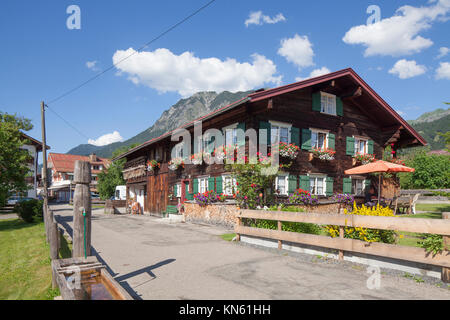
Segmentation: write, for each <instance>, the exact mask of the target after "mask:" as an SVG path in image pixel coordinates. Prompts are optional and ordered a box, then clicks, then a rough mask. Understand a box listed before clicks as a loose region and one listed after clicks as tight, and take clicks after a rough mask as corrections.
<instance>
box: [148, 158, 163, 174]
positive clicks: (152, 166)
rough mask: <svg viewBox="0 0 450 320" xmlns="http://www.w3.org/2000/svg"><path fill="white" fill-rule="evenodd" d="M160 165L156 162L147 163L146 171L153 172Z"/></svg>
mask: <svg viewBox="0 0 450 320" xmlns="http://www.w3.org/2000/svg"><path fill="white" fill-rule="evenodd" d="M160 167H161V164H160V163H159V162H158V161H156V160H149V161H147V171H150V172H154V171H155V170H156V169H158V168H160Z"/></svg>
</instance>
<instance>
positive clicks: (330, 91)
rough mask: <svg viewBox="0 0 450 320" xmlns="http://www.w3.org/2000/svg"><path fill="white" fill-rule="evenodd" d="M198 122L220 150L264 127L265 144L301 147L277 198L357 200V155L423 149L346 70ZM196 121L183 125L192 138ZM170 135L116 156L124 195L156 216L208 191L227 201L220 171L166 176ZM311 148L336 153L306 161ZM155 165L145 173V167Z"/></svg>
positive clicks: (363, 182) (361, 185)
mask: <svg viewBox="0 0 450 320" xmlns="http://www.w3.org/2000/svg"><path fill="white" fill-rule="evenodd" d="M199 120H201V121H202V127H203V132H204V131H206V130H207V129H210V128H216V129H219V130H222V131H224V132H226V134H225V144H226V145H228V144H238V145H239V144H244V143H245V144H246V145H247V148H248V139H247V140H245V139H244V140H242V139H240V140H239V139H237V137H236V134H235V131H236V129H237V128H241V129H244V130H247V129H249V128H253V129H256V130H258V129H270V131H269V132H270V133H271V134H270V135H269V136H268V138H267V140H268V141H267V144H268V145H271V144H273V143H277V142H286V143H294V144H296V145H297V146H299V147H300V151H299V154H298V156H297V158H296V159H295V160H294V164H293V165H292V166H291V167H290V168H289V169H287V170H286V172H282V173H280V174H279V175H278V176H277V178H276V183H275V186H274V187H275V188H274V190H276V192H277V193H278V194H279V195H280V196H281V197H282V196H283V195H284V196H286V197H287V195H288V194H289V193H291V192H293V191H294V190H295V189H296V188H299V187H300V188H302V189H306V190H310V191H311V193H312V194H314V195H318V196H320V197H327V196H330V195H332V194H333V193H349V194H355V195H362V194H363V192H364V189H365V187H366V186H367V185H368V184H369V183H370V179H368V177H366V176H351V177H349V176H346V175H344V171H345V170H346V169H349V168H352V167H353V166H355V165H357V163H355V155H356V154H374V155H375V157H376V159H382V155H383V151H384V148H385V147H386V146H388V145H391V146H393V149H394V150H395V149H398V148H404V147H409V146H420V145H425V144H426V141H425V140H424V139H423V138H422V137H421V136H420V135H419V134H418V133H417V132H416V131H415V130H414V129H413V128H412V127H411V126H410V125H409V124H408V123H407V122H406V121H405V120H404V119H402V117H401V116H400V115H399V114H398V113H397V112H395V111H394V109H392V108H391V107H390V106H389V105H388V104H387V103H386V102H385V101H384V100H383V99H382V98H381V97H380V96H379V95H378V94H377V93H376V92H375V91H374V90H373V89H372V88H371V87H369V85H368V84H367V83H366V82H365V81H364V80H363V79H361V78H360V77H359V76H358V75H357V74H356V73H355V71H353V70H352V69H351V68H349V69H344V70H340V71H337V72H333V73H330V74H326V75H322V76H319V77H315V78H311V79H307V80H304V81H300V82H296V83H293V84H289V85H285V86H281V87H278V88H273V89H267V90H257V91H256V92H254V93H252V94H249V95H248V96H247V97H245V98H243V99H241V100H239V101H236V102H234V103H232V104H230V105H228V106H226V107H223V108H221V109H219V110H216V111H214V112H212V113H210V114H208V115H206V116H204V117H201V118H200V119H199ZM193 127H194V122H191V123H188V124H186V125H184V126H183V127H182V128H185V129H187V130H189V131H190V132H191V135H192V136H193ZM171 133H172V132H168V133H166V134H163V135H162V136H160V137H158V138H155V139H152V140H150V141H148V142H145V143H143V144H142V145H140V146H138V147H135V148H133V149H131V150H129V151H128V152H126V153H124V154H122V155H120V156H119V157H118V158H117V159H119V158H126V160H127V161H126V164H125V167H124V178H125V180H126V183H127V197H128V198H134V199H136V200H137V201H138V202H139V203H140V204H141V206H142V207H143V209H144V211H145V212H150V213H161V212H164V211H165V210H166V206H167V205H176V204H177V203H180V202H181V203H182V202H184V201H185V200H186V199H187V200H192V199H193V195H194V194H196V193H198V192H204V191H206V190H215V191H216V192H218V193H222V192H223V193H225V194H227V195H230V196H231V195H232V194H231V190H230V188H229V186H230V184H232V183H233V181H232V178H231V175H230V172H226V171H225V166H224V165H220V164H214V165H193V164H187V165H186V166H184V167H183V168H181V169H178V170H174V171H172V170H170V169H169V167H168V162H169V160H171V159H170V158H171V151H172V148H174V147H175V145H177V144H179V142H172V141H171ZM313 148H317V149H321V150H326V149H333V150H335V154H334V160H331V161H326V160H325V161H324V160H320V159H318V158H316V157H312V156H311V152H312V149H313ZM149 160H157V161H158V162H160V167H159V168H157V169H156V170H153V171H149V170H147V162H148V161H149Z"/></svg>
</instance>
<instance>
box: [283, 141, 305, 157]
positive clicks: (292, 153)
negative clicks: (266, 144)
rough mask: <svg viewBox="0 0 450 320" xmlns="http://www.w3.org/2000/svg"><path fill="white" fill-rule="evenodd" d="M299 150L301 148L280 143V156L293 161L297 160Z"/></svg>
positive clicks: (291, 144)
mask: <svg viewBox="0 0 450 320" xmlns="http://www.w3.org/2000/svg"><path fill="white" fill-rule="evenodd" d="M299 149H300V148H299V147H298V146H296V145H295V144H293V143H290V144H287V143H285V142H280V144H279V153H280V156H282V157H285V158H289V159H292V160H293V159H295V158H297V156H298V150H299Z"/></svg>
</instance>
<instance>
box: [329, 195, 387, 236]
mask: <svg viewBox="0 0 450 320" xmlns="http://www.w3.org/2000/svg"><path fill="white" fill-rule="evenodd" d="M344 214H357V215H360V216H379V217H393V216H394V212H393V211H392V210H391V209H389V208H388V207H382V206H380V205H379V204H378V205H377V206H375V207H366V206H364V205H362V206H361V207H359V208H358V207H357V206H356V204H355V203H354V204H353V211H351V212H349V211H348V210H347V209H345V210H344ZM324 228H325V230H326V231H327V232H328V235H329V236H331V237H333V238H335V237H339V226H325V227H324ZM344 237H345V238H350V239H357V240H362V241H365V242H385V243H394V242H395V238H396V233H395V231H391V230H378V229H367V228H362V227H345V228H344Z"/></svg>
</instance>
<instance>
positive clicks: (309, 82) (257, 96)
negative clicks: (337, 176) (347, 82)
mask: <svg viewBox="0 0 450 320" xmlns="http://www.w3.org/2000/svg"><path fill="white" fill-rule="evenodd" d="M345 76H349V77H351V78H352V79H353V81H354V82H355V83H357V84H358V85H359V86H360V87H361V88H362V89H364V91H365V92H367V93H368V94H369V95H370V97H371V98H372V99H373V100H374V101H375V102H376V103H377V105H379V106H380V107H381V108H383V109H384V110H386V111H387V112H388V113H389V114H390V115H391V116H392V117H393V118H394V119H395V120H396V121H398V122H399V123H400V124H401V125H402V126H403V127H404V128H405V130H407V131H408V132H409V133H410V134H411V135H412V136H413V137H414V138H416V139H417V140H418V141H419V142H420V143H421V144H423V145H426V144H427V142H426V141H425V139H424V138H423V137H421V136H420V134H419V133H417V131H416V130H414V128H413V127H412V126H411V125H410V124H409V123H408V122H407V121H406V120H404V119H403V118H402V117H401V116H400V115H399V114H398V113H397V112H396V111H395V110H394V109H393V108H392V107H391V106H390V105H389V104H388V103H387V102H386V101H384V99H383V98H381V97H380V96H379V95H378V94H377V93H376V92H375V90H373V89H372V88H371V87H370V86H369V85H368V84H367V83H366V82H365V81H364V80H363V79H362V78H361V77H360V76H359V75H358V74H357V73H356V72H355V71H354V70H353V69H352V68H347V69H343V70H339V71H336V72H331V73H328V74H325V75H322V76H318V77H314V78H310V79H306V80H302V81H299V82H295V83H291V84H288V85H284V86H280V87H276V88H273V89H267V90H262V91H258V92H254V93H251V94H249V95H247V97H244V98H242V99H240V100H238V101H236V102H233V103H231V104H229V105H227V106H225V107H223V108H220V109H218V110H215V111H213V112H211V113H209V114H207V115H205V116H203V117H200V118H197V119H195V120H193V121H191V122H188V123H186V124H185V125H183V126H181V127H179V128H177V129H175V130H172V131H169V132H167V133H165V134H163V135H161V136H159V137H157V138H154V139H152V140H149V141H147V142H144V143H143V144H141V145H139V146H137V147H135V148H133V149H130V150H129V151H127V152H125V153H123V154H121V155H119V156H118V157H116V158H114V159H113V160H117V159H121V158H124V157H126V156H128V155H130V154H132V153H134V152H136V151H138V150H140V149H142V148H144V147H146V146H149V145H151V144H153V143H155V142H158V141H160V140H162V139H164V138H167V137H168V136H170V135H171V134H172V133H174V132H176V131H177V130H180V129H183V128H189V127H191V126H193V124H194V122H196V121H201V120H208V119H210V118H213V117H215V116H218V115H220V114H222V113H224V112H226V111H229V110H231V109H233V108H235V107H238V106H240V105H242V104H244V103H253V102H257V101H261V100H264V99H270V98H273V97H275V96H279V95H282V94H285V93H289V92H292V91H295V90H300V89H304V88H307V87H311V86H314V85H318V84H321V83H324V82H327V81H331V80H335V79H338V78H341V77H345Z"/></svg>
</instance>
